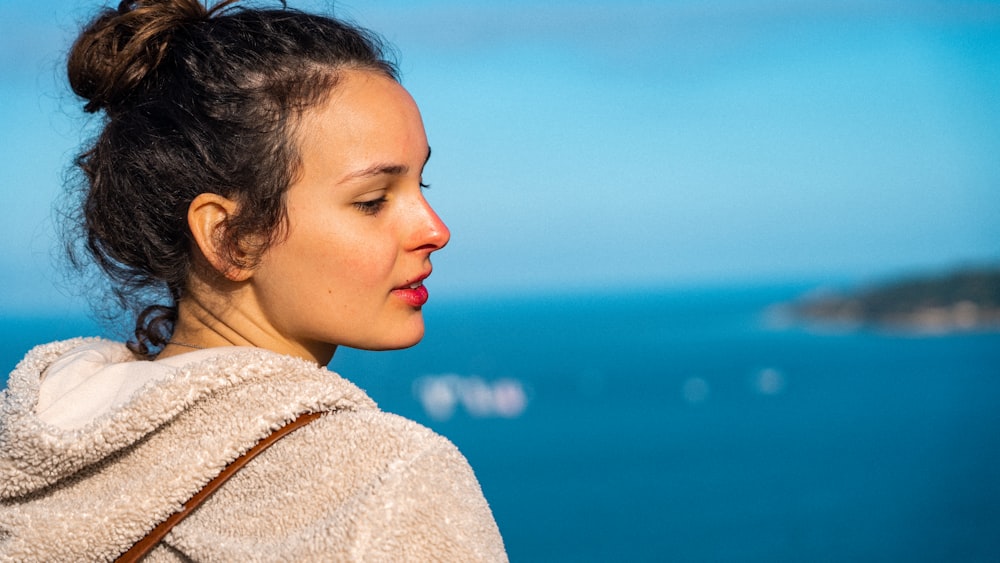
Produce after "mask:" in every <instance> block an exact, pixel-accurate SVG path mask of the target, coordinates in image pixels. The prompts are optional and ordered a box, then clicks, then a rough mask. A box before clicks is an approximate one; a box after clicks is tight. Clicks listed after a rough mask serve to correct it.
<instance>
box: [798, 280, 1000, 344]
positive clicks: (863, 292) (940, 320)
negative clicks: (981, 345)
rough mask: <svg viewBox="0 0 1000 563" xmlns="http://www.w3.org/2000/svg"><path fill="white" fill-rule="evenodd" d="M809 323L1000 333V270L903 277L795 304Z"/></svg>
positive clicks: (935, 331)
mask: <svg viewBox="0 0 1000 563" xmlns="http://www.w3.org/2000/svg"><path fill="white" fill-rule="evenodd" d="M789 309H790V311H791V313H792V314H793V315H794V316H795V317H797V318H799V319H804V320H807V321H820V322H824V323H833V324H837V325H847V326H858V325H862V326H876V327H880V328H889V329H896V330H903V331H915V332H921V333H949V332H956V331H994V330H1000V266H998V267H992V268H974V269H973V268H970V269H963V270H957V271H953V272H949V273H946V274H942V275H927V276H917V277H909V278H904V279H900V280H896V281H892V282H888V283H884V284H880V285H876V286H872V287H867V288H863V289H859V290H857V291H854V292H851V293H848V294H844V295H842V294H832V293H828V294H823V295H811V296H807V297H804V298H802V299H800V300H799V301H797V302H795V303H792V304H791V305H790V306H789Z"/></svg>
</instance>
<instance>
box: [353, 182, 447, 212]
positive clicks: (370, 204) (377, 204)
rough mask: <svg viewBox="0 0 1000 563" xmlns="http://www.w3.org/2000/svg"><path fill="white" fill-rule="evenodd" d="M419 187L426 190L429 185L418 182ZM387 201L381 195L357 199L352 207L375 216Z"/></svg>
mask: <svg viewBox="0 0 1000 563" xmlns="http://www.w3.org/2000/svg"><path fill="white" fill-rule="evenodd" d="M420 187H421V188H422V189H425V190H426V189H429V188H430V187H431V185H430V184H425V183H423V182H420ZM387 201H388V200H387V199H386V197H385V196H382V197H380V198H377V199H371V200H368V201H358V202H356V203H355V204H354V207H356V208H358V210H359V211H361V212H362V213H364V214H365V215H372V216H375V215H378V213H379V211H382V208H383V207H385V204H386V202H387Z"/></svg>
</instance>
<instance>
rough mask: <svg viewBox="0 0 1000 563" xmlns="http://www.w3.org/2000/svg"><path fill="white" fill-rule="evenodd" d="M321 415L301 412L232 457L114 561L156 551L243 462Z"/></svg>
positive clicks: (130, 560)
mask: <svg viewBox="0 0 1000 563" xmlns="http://www.w3.org/2000/svg"><path fill="white" fill-rule="evenodd" d="M321 415H322V413H318V412H310V413H305V414H302V415H299V417H298V418H296V419H295V420H293V421H291V422H289V423H288V424H286V425H284V426H282V427H281V428H279V429H277V430H275V431H274V432H272V433H270V434H268V435H267V436H265V437H264V439H262V440H261V441H260V442H257V444H256V445H255V446H254V447H252V448H250V449H249V450H247V452H246V453H245V454H243V455H241V456H240V457H238V458H236V459H235V460H233V462H232V463H230V464H229V465H227V466H226V468H225V469H223V470H222V473H219V474H218V475H217V476H216V477H215V479H212V480H211V481H209V482H208V484H207V485H205V486H204V488H202V489H201V490H200V491H198V492H197V493H195V494H194V496H193V497H191V498H190V499H189V500H188V501H187V502H186V503H184V507H183V508H181V509H180V511H178V512H175V513H174V514H171V515H170V517H169V518H167V519H166V520H164V521H163V522H160V524H159V525H158V526H157V527H155V528H153V529H152V530H151V531H150V532H149V533H148V534H146V537H144V538H142V539H141V540H139V541H138V542H137V543H136V544H135V545H133V546H132V548H131V549H129V550H128V551H126V552H125V553H123V554H121V556H119V557H118V559H116V560H115V563H134V562H135V561H139V560H140V559H142V558H143V557H145V556H146V554H148V553H149V552H150V551H152V550H153V548H154V547H156V544H158V543H160V540H162V539H163V537H164V536H166V535H167V532H169V531H170V530H171V529H172V528H173V527H174V526H176V525H177V523H179V522H180V521H181V520H183V519H184V518H186V517H187V515H188V514H191V513H192V512H194V509H196V508H198V506H199V505H201V503H203V502H205V500H206V499H207V498H208V497H209V496H211V495H212V493H214V492H215V491H216V490H217V489H218V488H219V487H221V486H222V484H223V483H225V482H226V481H228V480H229V478H230V477H232V476H233V475H235V474H236V472H237V471H239V470H240V469H241V468H242V467H243V466H244V465H246V464H247V463H248V462H249V461H250V460H251V459H253V458H255V457H257V454H259V453H260V452H262V451H264V450H266V449H267V448H268V447H270V446H271V444H273V443H275V442H277V441H278V440H280V439H282V438H284V437H285V436H286V435H287V434H289V433H290V432H292V431H293V430H296V429H297V428H300V427H302V426H305V425H306V424H309V423H310V422H312V421H314V420H316V419H317V418H319V417H320V416H321Z"/></svg>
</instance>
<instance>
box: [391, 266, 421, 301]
mask: <svg viewBox="0 0 1000 563" xmlns="http://www.w3.org/2000/svg"><path fill="white" fill-rule="evenodd" d="M430 275H431V273H430V272H427V273H425V274H421V275H420V276H417V277H415V278H413V279H412V280H410V281H408V282H406V283H405V284H403V285H401V286H399V287H396V288H394V289H393V290H392V294H393V295H395V296H396V297H399V298H400V299H402V300H403V301H405V302H406V303H407V304H409V305H410V306H412V307H416V308H418V309H419V308H420V307H422V306H423V305H424V303H427V298H428V293H427V287H426V286H424V280H425V279H427V277H428V276H430ZM414 284H417V286H416V287H412V286H413V285H414Z"/></svg>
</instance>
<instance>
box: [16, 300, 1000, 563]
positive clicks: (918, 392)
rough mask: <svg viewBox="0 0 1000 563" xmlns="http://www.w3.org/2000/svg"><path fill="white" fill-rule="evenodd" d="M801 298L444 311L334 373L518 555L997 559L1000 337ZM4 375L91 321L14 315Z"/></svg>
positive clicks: (440, 305)
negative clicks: (798, 316) (459, 487)
mask: <svg viewBox="0 0 1000 563" xmlns="http://www.w3.org/2000/svg"><path fill="white" fill-rule="evenodd" d="M794 295H795V289H794V288H755V289H749V290H748V289H736V288H730V289H712V290H697V291H695V290H688V291H644V292H632V293H625V292H622V293H605V294H589V295H583V294H580V295H561V296H535V297H521V298H511V299H506V300H501V299H496V300H487V301H458V300H455V301H451V302H449V301H448V300H447V299H438V300H432V302H431V304H429V305H428V307H427V308H426V310H425V318H426V320H427V329H428V330H427V337H426V338H425V340H424V342H422V343H421V344H420V345H418V346H416V347H414V348H412V349H409V350H404V351H397V352H380V353H372V352H359V351H355V350H341V351H338V353H337V357H335V358H334V361H333V362H332V364H331V367H332V368H333V369H335V370H337V371H339V372H340V373H342V374H343V375H344V376H346V377H348V378H349V379H352V380H353V381H355V382H356V383H358V384H359V385H360V386H361V387H362V388H364V389H366V390H367V391H368V392H369V393H370V394H371V395H372V396H373V398H375V399H376V401H378V402H379V403H380V405H381V406H382V408H383V409H385V410H389V411H393V412H397V413H400V414H402V415H404V416H408V417H410V418H413V419H415V420H417V421H419V422H421V423H423V424H426V425H428V426H430V427H432V428H434V429H435V430H437V431H438V432H440V433H442V434H444V435H446V436H448V437H449V438H451V439H452V440H453V441H454V442H455V443H456V444H457V445H458V446H459V448H460V449H461V450H462V451H463V452H464V453H465V454H466V456H467V457H468V458H469V461H470V463H471V464H472V466H473V467H474V468H475V470H476V473H477V475H478V476H479V479H480V481H481V483H482V486H483V490H484V492H485V494H486V497H487V499H488V500H489V501H490V504H491V506H492V508H493V511H494V514H495V516H496V519H497V522H498V524H499V526H500V529H501V532H502V533H503V535H504V539H505V542H506V544H507V548H508V551H509V553H510V556H511V559H512V561H754V562H755V561H759V562H776V561H789V562H791V561H838V562H839V561H935V562H936V561H1000V334H998V333H992V334H989V333H982V334H980V333H967V334H955V335H938V336H926V335H916V334H893V333H883V332H879V331H870V330H869V331H856V332H837V331H831V330H824V329H822V328H819V329H817V328H816V327H802V326H796V325H789V324H787V323H781V322H776V320H775V319H774V318H773V316H771V315H769V314H768V311H769V306H770V305H773V304H774V303H778V302H781V301H783V300H786V299H789V298H791V297H793V296H794ZM0 330H2V331H3V336H4V338H3V340H2V342H3V344H2V347H0V362H2V363H0V366H2V367H3V368H4V372H6V371H9V369H10V368H11V367H12V366H13V365H14V363H15V362H16V360H17V358H18V357H19V356H20V355H21V354H22V353H23V352H24V350H26V349H27V348H28V347H29V346H30V345H31V344H33V343H36V342H41V341H44V340H50V339H53V338H61V337H66V336H72V335H75V334H78V333H80V332H88V331H89V332H92V331H93V330H95V329H94V328H93V326H92V325H90V323H88V322H87V321H86V320H85V319H3V320H2V321H0Z"/></svg>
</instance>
